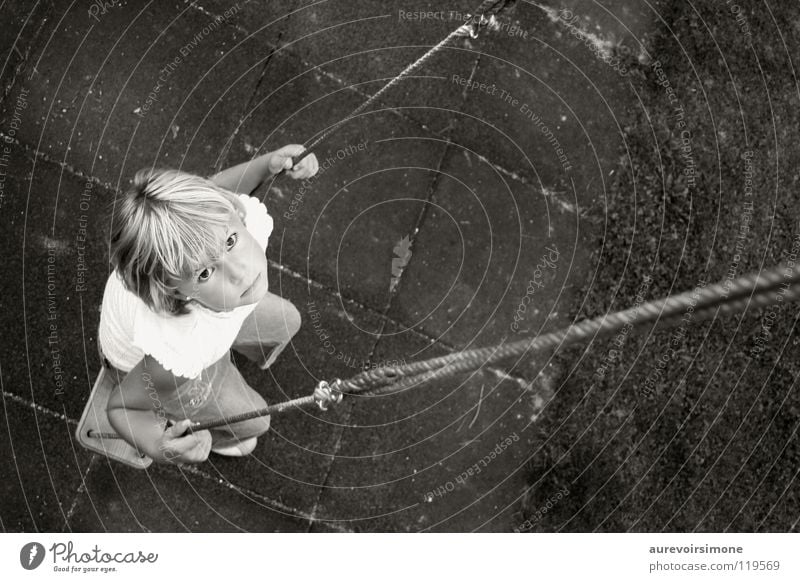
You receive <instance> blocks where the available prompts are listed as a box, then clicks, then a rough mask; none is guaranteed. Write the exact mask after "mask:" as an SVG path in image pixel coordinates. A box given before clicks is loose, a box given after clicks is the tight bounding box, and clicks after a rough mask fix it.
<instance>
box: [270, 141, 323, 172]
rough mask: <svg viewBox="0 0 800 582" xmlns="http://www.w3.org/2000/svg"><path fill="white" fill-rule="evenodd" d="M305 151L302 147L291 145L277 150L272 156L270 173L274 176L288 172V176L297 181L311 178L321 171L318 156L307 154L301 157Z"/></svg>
mask: <svg viewBox="0 0 800 582" xmlns="http://www.w3.org/2000/svg"><path fill="white" fill-rule="evenodd" d="M304 151H305V148H304V147H303V146H302V145H298V144H290V145H287V146H283V147H282V148H280V149H278V150H275V151H274V152H272V153H271V154H270V159H269V171H270V172H272V173H273V174H279V173H281V172H286V175H287V176H289V177H290V178H294V179H295V180H304V179H305V178H310V177H311V176H313V175H314V174H316V173H317V171H318V170H319V163H318V162H317V156H315V155H314V154H307V155H305V156H302V157H300V156H301V154H302V153H303V152H304Z"/></svg>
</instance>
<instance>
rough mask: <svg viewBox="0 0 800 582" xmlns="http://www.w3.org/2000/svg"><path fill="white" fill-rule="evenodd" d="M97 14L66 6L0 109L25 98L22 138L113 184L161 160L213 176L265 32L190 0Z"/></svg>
mask: <svg viewBox="0 0 800 582" xmlns="http://www.w3.org/2000/svg"><path fill="white" fill-rule="evenodd" d="M95 16H96V18H95V17H93V16H91V15H89V14H88V12H87V10H86V9H85V7H73V8H72V9H70V10H66V11H65V10H64V9H63V8H60V9H59V11H58V12H57V14H55V15H54V16H53V18H52V19H51V20H50V21H49V23H48V29H47V30H46V31H44V32H43V36H44V37H46V38H47V41H46V42H44V44H43V46H41V47H40V48H38V49H37V52H36V53H35V54H32V55H31V56H30V57H29V58H28V60H27V61H26V63H25V65H24V72H25V75H24V76H23V77H21V78H20V80H19V81H18V83H17V85H16V86H15V88H14V90H13V91H12V92H11V94H10V95H9V97H8V98H7V99H6V102H5V105H4V108H3V113H2V116H3V118H4V119H8V118H10V117H11V115H12V114H13V111H12V109H11V106H12V104H13V103H14V100H15V99H16V97H17V96H18V95H19V94H24V95H26V96H27V99H28V102H29V106H28V107H27V109H26V111H25V115H24V119H23V123H22V127H21V129H20V130H19V131H18V136H19V138H20V139H22V140H23V141H24V142H25V143H27V144H29V145H30V146H32V147H34V148H39V149H40V150H41V152H42V153H43V154H45V155H47V156H49V157H50V158H52V159H55V160H58V161H59V162H63V163H66V164H68V165H70V166H71V167H73V168H77V169H79V170H81V171H84V172H86V173H91V174H92V175H94V176H95V177H97V178H98V179H99V180H100V181H103V182H107V183H110V184H114V185H120V184H123V185H124V184H125V181H124V180H125V179H127V178H129V177H130V175H131V174H132V173H133V172H135V171H136V170H138V169H140V168H142V167H150V166H153V165H155V166H169V167H181V168H185V169H187V170H189V171H193V172H197V173H200V174H210V173H212V172H213V170H214V168H215V166H216V164H217V162H218V159H219V158H220V156H222V157H224V156H225V154H226V152H227V147H228V146H227V145H226V144H227V142H228V140H229V138H230V136H231V135H232V133H233V131H234V130H235V128H236V125H237V123H238V120H239V117H240V115H241V114H242V112H243V111H244V109H245V107H246V104H247V102H248V99H249V98H250V96H251V95H252V92H253V90H254V88H255V86H256V83H257V81H258V79H259V77H260V74H261V69H262V68H263V59H264V58H265V57H266V53H264V51H262V50H261V47H260V46H259V45H258V41H257V40H256V39H251V40H250V41H246V40H244V36H245V35H243V34H242V33H241V32H240V31H238V30H237V29H236V28H235V27H233V26H229V25H226V24H225V21H226V20H225V19H224V18H223V19H222V20H214V19H213V18H212V17H211V16H209V15H208V14H206V13H203V12H202V11H200V10H198V9H196V8H194V7H192V6H191V5H190V4H186V3H182V2H164V3H156V4H153V5H151V6H149V7H148V9H147V10H140V7H137V6H135V5H133V4H124V5H123V4H117V5H114V6H113V7H111V8H110V9H109V10H107V11H106V12H105V13H101V14H97V15H95ZM242 41H243V42H242Z"/></svg>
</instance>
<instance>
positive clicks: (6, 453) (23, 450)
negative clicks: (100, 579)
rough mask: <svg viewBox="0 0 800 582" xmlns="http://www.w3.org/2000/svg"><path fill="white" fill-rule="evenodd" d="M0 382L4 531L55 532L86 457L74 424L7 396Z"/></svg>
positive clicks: (0, 503) (67, 510) (72, 496)
mask: <svg viewBox="0 0 800 582" xmlns="http://www.w3.org/2000/svg"><path fill="white" fill-rule="evenodd" d="M6 388H7V387H6V385H5V378H3V390H4V394H3V408H2V411H1V416H2V420H0V430H1V431H2V434H3V439H2V446H0V470H2V474H3V485H2V495H1V496H0V499H2V501H0V518H2V530H3V531H4V532H31V533H32V532H40V531H44V532H59V531H61V530H62V528H63V527H64V525H65V524H66V521H67V517H68V516H69V514H70V511H71V510H72V503H73V500H74V499H75V498H76V496H77V494H78V488H79V487H80V486H81V483H82V478H83V475H84V474H85V473H86V471H87V469H88V467H89V462H90V459H91V454H90V453H88V452H86V451H84V450H83V449H82V448H81V447H80V445H78V443H76V442H75V441H74V439H73V434H74V432H75V425H74V424H72V423H69V422H67V420H66V419H65V418H59V417H58V416H53V415H52V413H47V412H44V411H43V410H41V409H36V408H34V407H31V406H29V405H27V404H26V403H24V402H20V401H19V399H18V398H16V397H13V396H10V395H7V394H6V393H5V391H6Z"/></svg>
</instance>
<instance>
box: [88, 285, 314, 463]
mask: <svg viewBox="0 0 800 582" xmlns="http://www.w3.org/2000/svg"><path fill="white" fill-rule="evenodd" d="M298 329H300V313H299V312H298V311H297V308H296V307H295V306H294V305H293V304H292V303H290V302H289V301H287V300H286V299H283V298H282V297H279V296H278V295H274V294H272V293H269V292H268V293H267V294H266V296H264V298H263V299H262V300H261V301H260V302H259V303H258V305H256V308H255V310H254V311H253V313H251V314H250V315H249V316H248V317H247V319H245V320H244V323H243V324H242V328H241V330H240V331H239V334H238V335H237V336H236V340H235V341H234V342H233V345H232V346H231V347H232V348H233V349H234V350H236V351H237V352H240V353H241V354H242V355H244V356H246V357H247V358H248V359H250V360H252V361H254V362H256V363H257V364H258V365H259V367H260V368H262V369H264V370H266V369H267V368H269V367H270V366H271V365H272V364H273V362H275V359H276V358H277V357H278V355H279V354H280V353H281V352H282V351H283V350H284V348H286V346H287V345H288V344H289V342H290V341H291V340H292V337H294V335H295V334H296V333H297V330H298ZM101 358H102V361H103V364H104V365H105V366H106V367H107V368H109V370H111V371H112V372H116V374H117V382H122V380H124V378H125V375H126V374H125V372H122V371H120V370H117V369H115V368H114V367H113V366H111V364H110V363H109V362H108V360H106V359H105V357H103V356H102V351H101ZM161 406H162V409H163V411H164V415H165V416H166V417H167V418H169V419H171V420H183V419H186V418H188V419H191V420H193V421H195V422H205V421H209V420H217V419H219V418H225V417H230V416H233V415H236V414H241V413H243V412H250V411H252V410H257V409H260V408H265V407H266V406H267V403H266V401H265V400H264V398H263V397H262V396H261V395H260V394H258V392H256V391H255V390H253V389H252V388H251V387H250V386H249V385H248V384H247V382H246V381H245V379H244V378H243V377H242V375H241V373H240V372H239V370H238V369H237V368H236V366H235V365H234V363H233V361H232V359H231V353H230V352H228V353H227V354H225V355H224V356H223V357H222V358H220V359H219V360H218V361H217V362H215V363H214V364H212V365H211V366H209V367H208V368H206V369H205V370H203V371H202V372H201V374H200V375H199V376H198V377H197V378H193V379H191V380H189V381H187V382H184V383H183V384H181V385H180V386H179V387H178V388H177V390H176V391H175V394H174V395H173V396H172V397H170V398H168V399H164V400H163V401H161ZM269 421H270V419H269V416H263V417H259V418H254V419H251V420H245V421H241V422H236V423H233V424H229V425H227V426H221V427H219V428H214V429H211V437H212V442H213V445H214V446H219V447H224V446H229V445H233V444H235V443H237V442H239V441H242V440H245V439H248V438H251V437H254V436H258V435H261V434H263V433H265V432H267V430H268V429H269Z"/></svg>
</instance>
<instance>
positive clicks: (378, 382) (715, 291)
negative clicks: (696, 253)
mask: <svg viewBox="0 0 800 582" xmlns="http://www.w3.org/2000/svg"><path fill="white" fill-rule="evenodd" d="M797 299H800V265H798V266H795V267H793V268H788V267H782V266H778V267H775V268H773V269H770V270H767V271H763V272H761V273H758V274H751V275H746V276H743V277H740V278H738V279H736V280H734V281H732V282H726V283H718V284H712V285H705V286H698V287H696V288H695V289H694V290H692V291H687V292H684V293H681V294H679V295H673V296H671V297H667V298H665V299H659V300H655V301H649V302H646V303H643V304H642V305H640V306H637V307H634V308H631V309H627V310H623V311H618V312H616V313H610V314H606V315H603V316H600V317H596V318H594V319H589V320H584V321H580V322H578V323H575V324H572V325H570V326H568V327H566V328H563V329H561V330H558V331H555V332H551V333H547V334H543V335H540V336H537V337H535V338H532V339H531V338H528V339H523V340H520V341H517V342H512V343H508V344H500V345H497V346H490V347H485V348H477V349H472V350H465V351H462V352H456V353H454V354H449V355H446V356H440V357H437V358H431V359H429V360H423V361H420V362H412V363H411V364H406V365H403V366H395V367H387V368H378V369H375V370H369V371H365V372H362V373H360V374H357V375H356V376H353V377H352V378H350V379H348V380H336V381H334V382H333V384H332V385H328V383H327V382H321V383H320V385H319V386H318V387H317V389H316V390H315V393H314V395H312V396H304V397H302V398H296V399H294V400H289V401H287V402H281V403H279V404H273V405H270V406H267V407H265V408H262V409H259V410H254V411H251V412H245V413H242V414H238V415H235V416H230V417H227V418H220V419H217V420H214V421H209V422H205V423H198V424H195V425H193V426H192V427H191V428H190V430H191V431H192V432H197V431H201V430H207V429H211V428H217V427H220V426H227V425H230V424H233V423H236V422H241V421H244V420H250V419H253V418H258V417H261V416H270V415H273V414H280V413H283V412H286V411H288V410H292V409H296V408H304V407H306V406H311V405H317V406H319V407H320V408H323V409H325V408H327V404H329V403H332V402H337V401H338V400H340V399H341V396H342V395H344V394H349V395H363V396H380V395H385V394H390V393H395V392H401V391H403V390H407V389H409V388H415V387H417V386H420V385H422V384H424V383H428V382H431V381H433V380H438V379H442V378H446V377H450V376H454V375H457V374H463V373H466V372H471V371H474V370H477V369H479V368H481V367H483V366H487V365H491V364H495V363H498V362H500V361H502V360H506V359H508V358H511V357H514V356H517V357H519V356H522V355H524V354H526V353H527V352H528V351H531V352H533V351H537V350H543V349H546V348H551V347H556V346H563V345H569V344H574V343H577V342H580V341H583V340H586V339H589V338H601V337H606V336H610V335H613V334H615V333H616V332H618V331H619V330H620V329H622V328H623V327H624V326H626V325H630V326H633V327H636V326H641V325H643V324H646V323H651V322H657V321H662V322H665V323H666V324H668V325H677V324H678V323H689V322H694V321H702V320H706V319H710V318H711V317H714V316H715V315H717V314H719V313H722V314H726V315H728V314H734V313H741V312H743V311H744V310H745V309H746V308H747V307H749V306H756V307H765V306H767V305H772V304H774V303H778V302H783V301H786V302H790V301H795V300H797ZM687 314H690V315H691V317H690V319H689V320H688V321H687V320H686V319H685V315H687ZM89 436H90V437H96V438H111V439H114V438H120V437H119V436H118V435H117V434H115V433H95V432H90V434H89Z"/></svg>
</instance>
